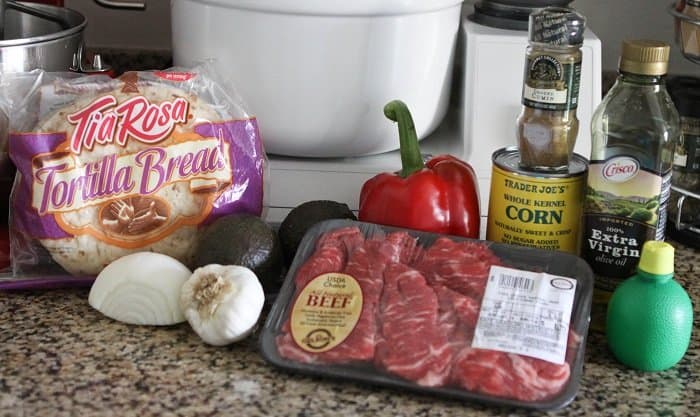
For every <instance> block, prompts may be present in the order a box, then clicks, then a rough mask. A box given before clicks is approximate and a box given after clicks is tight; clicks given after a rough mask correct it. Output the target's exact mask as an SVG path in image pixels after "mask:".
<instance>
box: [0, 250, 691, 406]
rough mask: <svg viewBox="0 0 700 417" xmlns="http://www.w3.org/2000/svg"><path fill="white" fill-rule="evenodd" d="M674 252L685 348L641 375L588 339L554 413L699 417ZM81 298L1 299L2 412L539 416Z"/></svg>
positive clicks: (70, 292)
mask: <svg viewBox="0 0 700 417" xmlns="http://www.w3.org/2000/svg"><path fill="white" fill-rule="evenodd" d="M674 246H676V247H677V256H676V279H677V280H678V281H679V282H680V283H681V284H682V285H683V286H684V287H685V288H686V289H687V290H688V292H689V293H690V294H691V298H692V299H693V304H694V312H695V317H696V320H695V325H694V327H693V336H692V341H691V345H690V348H689V350H688V352H687V354H686V356H685V357H684V358H683V359H682V360H681V362H680V363H679V364H678V365H676V366H675V367H674V368H672V369H670V370H667V371H664V372H658V373H643V372H637V371H634V370H631V369H628V368H625V367H624V366H622V365H620V364H619V363H617V362H616V361H615V360H614V358H613V357H612V356H611V354H610V353H609V351H608V349H607V347H606V344H605V339H604V336H603V335H601V334H599V333H595V332H591V333H590V334H589V338H588V343H587V347H586V349H587V351H586V359H585V363H584V373H583V377H582V379H581V387H580V390H579V392H578V395H577V397H576V399H575V400H574V401H573V402H572V403H571V404H569V405H568V406H567V407H565V408H563V409H561V410H558V411H555V412H551V413H549V415H553V416H697V415H700V405H698V404H699V403H700V358H699V357H698V356H700V329H699V328H698V327H699V326H698V324H697V323H698V317H700V311H699V307H700V273H699V271H700V255H699V254H698V251H697V250H694V249H692V248H688V247H685V246H682V245H679V244H676V243H674ZM87 298H88V290H87V289H85V288H83V289H63V290H51V291H41V292H38V291H34V292H8V293H1V292H0V416H3V417H5V416H21V417H40V416H56V417H63V416H132V415H133V416H156V415H157V416H189V415H200V416H209V415H231V416H326V415H334V416H355V415H357V416H377V417H382V416H438V417H441V416H510V415H512V416H536V415H542V413H538V412H534V411H527V410H522V409H511V408H498V407H492V406H484V405H480V404H475V403H469V402H459V401H454V400H445V399H441V398H437V397H431V396H427V395H415V394H405V393H401V392H399V391H397V390H394V389H387V388H381V387H374V386H369V385H367V386H365V385H361V384H357V383H351V382H341V381H333V380H329V379H323V378H312V377H307V376H301V375H295V374H291V373H287V372H284V371H280V370H277V369H275V368H273V367H272V366H270V365H268V364H267V363H266V362H265V361H264V359H263V358H262V356H261V355H260V354H259V350H258V345H257V340H258V339H257V336H258V335H257V334H255V335H253V336H251V337H250V338H248V339H246V340H245V341H243V342H241V343H239V344H235V345H232V346H227V347H212V346H208V345H205V344H204V343H202V342H201V341H200V339H199V338H198V337H197V335H196V334H195V333H194V332H193V331H192V330H191V329H190V328H189V326H188V325H187V324H186V323H185V324H181V325H177V326H172V327H164V328H155V327H139V326H129V325H125V324H121V323H118V322H115V321H113V320H110V319H108V318H106V317H104V316H102V315H101V314H100V313H98V312H97V311H95V310H93V309H92V308H91V307H90V306H89V304H88V302H87Z"/></svg>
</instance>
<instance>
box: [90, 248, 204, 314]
mask: <svg viewBox="0 0 700 417" xmlns="http://www.w3.org/2000/svg"><path fill="white" fill-rule="evenodd" d="M191 275H192V272H191V271H190V270H189V269H188V268H187V267H186V266H185V265H183V264H182V263H180V261H178V260H177V259H175V258H171V257H170V256H167V255H162V254H159V253H154V252H137V253H132V254H130V255H126V256H123V257H121V258H119V259H117V260H115V261H113V262H112V263H110V264H109V265H107V266H106V267H105V268H104V269H103V270H102V271H101V272H100V273H99V274H98V275H97V278H96V279H95V282H94V283H93V284H92V287H91V288H90V295H89V297H88V302H89V303H90V305H91V306H92V307H93V308H94V309H96V310H97V311H99V312H100V313H102V314H104V315H105V316H107V317H109V318H112V319H114V320H117V321H121V322H124V323H128V324H140V325H151V326H168V325H172V324H177V323H182V322H184V321H185V316H184V315H183V314H182V311H181V310H180V305H179V297H180V288H181V287H182V284H183V283H184V282H185V281H186V280H187V279H188V278H189V277H190V276H191Z"/></svg>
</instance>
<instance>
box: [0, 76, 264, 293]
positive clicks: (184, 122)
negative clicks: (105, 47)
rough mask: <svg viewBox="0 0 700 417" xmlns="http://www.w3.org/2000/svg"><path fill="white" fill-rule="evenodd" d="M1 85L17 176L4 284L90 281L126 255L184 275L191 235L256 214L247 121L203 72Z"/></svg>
mask: <svg viewBox="0 0 700 417" xmlns="http://www.w3.org/2000/svg"><path fill="white" fill-rule="evenodd" d="M1 81H2V82H1V83H0V90H1V92H2V98H1V99H0V104H2V106H3V107H4V108H5V109H7V110H8V114H9V115H10V133H9V138H8V150H9V156H10V158H11V160H12V162H13V164H14V166H15V167H16V169H17V174H16V177H15V183H14V186H13V190H12V194H11V198H10V200H11V201H10V210H11V212H10V235H11V262H12V270H13V271H12V272H13V273H12V276H10V277H9V280H15V281H16V280H23V279H32V278H36V277H41V278H42V279H46V278H47V277H48V278H51V277H56V278H60V279H65V277H66V276H73V277H85V276H87V277H91V276H93V277H94V276H95V275H96V274H98V273H99V272H100V271H101V270H102V268H104V267H105V266H106V265H107V264H109V263H110V262H111V261H113V260H115V259H117V258H119V257H121V256H124V255H127V254H129V253H133V252H138V251H153V252H159V253H163V254H166V255H169V256H172V257H174V258H177V259H178V260H180V261H182V262H183V263H185V264H187V265H189V264H190V262H191V258H192V256H193V251H194V247H193V246H194V243H195V241H196V238H197V235H198V233H199V232H200V229H201V228H202V226H203V225H206V224H208V223H210V222H212V221H213V220H214V219H216V218H218V217H220V216H222V215H226V214H230V213H250V214H253V215H261V214H262V210H263V185H264V181H266V179H267V178H266V172H265V171H266V162H267V161H266V156H265V152H264V150H263V146H262V140H261V137H260V134H259V131H258V126H257V121H256V119H255V118H254V117H252V116H250V115H249V114H248V113H247V111H246V109H245V106H244V104H243V103H242V101H241V99H240V98H238V97H237V96H236V95H235V93H234V90H233V88H232V87H231V86H230V85H228V84H227V83H226V82H225V80H222V79H221V78H220V77H219V76H218V75H217V74H216V73H215V72H214V71H213V70H212V68H211V66H210V64H202V65H200V66H197V67H193V68H172V69H170V70H166V71H145V72H128V73H125V74H124V75H122V76H121V77H120V78H118V79H112V78H109V77H106V76H104V77H102V76H80V75H77V74H72V73H47V72H43V71H40V70H37V71H33V72H30V73H19V74H5V75H3V76H2V80H1ZM1 284H2V279H0V285H1Z"/></svg>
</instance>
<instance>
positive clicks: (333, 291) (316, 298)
mask: <svg viewBox="0 0 700 417" xmlns="http://www.w3.org/2000/svg"><path fill="white" fill-rule="evenodd" d="M362 301H363V300H362V288H360V284H359V283H358V282H357V280H356V279H355V278H353V277H352V276H350V275H347V274H341V273H337V272H332V273H328V274H323V275H319V276H317V277H316V278H314V279H313V280H311V281H310V282H309V283H308V284H307V285H306V287H304V289H302V291H301V293H300V294H299V296H298V297H297V300H296V302H295V303H294V306H293V307H292V314H291V321H290V324H291V333H292V338H294V341H295V342H296V343H297V345H299V347H301V348H302V349H304V350H306V351H308V352H325V351H327V350H331V349H333V348H334V347H336V346H338V345H339V344H341V343H342V342H343V341H344V340H345V339H346V338H347V337H348V336H349V335H350V333H351V332H352V330H353V329H354V328H355V325H356V324H357V321H358V320H359V319H360V313H361V312H362Z"/></svg>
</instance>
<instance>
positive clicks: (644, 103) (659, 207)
mask: <svg viewBox="0 0 700 417" xmlns="http://www.w3.org/2000/svg"><path fill="white" fill-rule="evenodd" d="M669 51H670V46H669V45H668V44H666V43H663V42H657V41H624V42H623V45H622V54H621V57H620V64H619V74H618V77H617V80H616V81H615V84H614V85H613V87H612V88H611V89H610V91H609V92H608V93H607V95H606V96H605V97H604V98H603V101H602V102H601V103H600V105H599V106H598V108H597V109H596V111H595V113H594V114H593V119H592V121H591V129H592V132H591V137H592V141H593V142H592V144H591V158H590V167H589V173H588V179H587V184H586V190H585V199H584V205H583V213H584V216H583V233H582V236H583V239H582V242H581V256H582V257H583V258H584V259H585V260H586V261H587V262H588V264H589V265H590V266H591V268H592V269H593V272H594V274H595V290H596V291H595V293H596V296H595V297H594V304H595V303H596V302H597V303H598V304H603V305H605V304H606V303H607V301H608V299H609V297H610V295H611V294H612V292H613V291H614V290H615V288H616V287H617V286H618V285H619V284H620V283H621V282H622V281H624V280H625V279H627V278H628V277H630V276H632V275H634V273H635V272H636V269H637V264H638V263H639V257H640V255H641V251H642V245H643V244H644V242H646V241H648V240H663V239H664V230H665V225H666V206H667V203H668V198H669V194H670V186H671V167H672V164H673V151H674V147H675V145H676V142H677V141H678V137H679V134H680V127H679V116H678V112H677V111H676V108H675V106H674V104H673V102H672V100H671V97H670V95H669V94H668V92H667V90H666V84H665V75H666V71H667V68H668V57H669ZM594 310H595V308H594ZM603 313H604V310H603ZM603 317H604V316H603ZM594 321H595V317H594ZM594 328H595V324H594Z"/></svg>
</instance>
